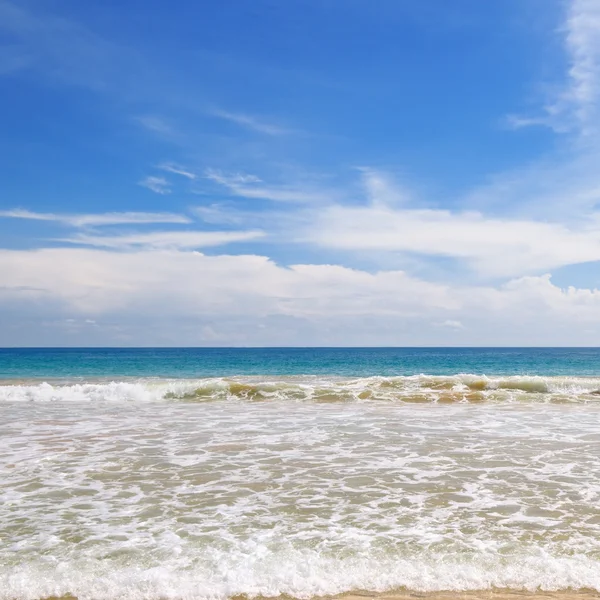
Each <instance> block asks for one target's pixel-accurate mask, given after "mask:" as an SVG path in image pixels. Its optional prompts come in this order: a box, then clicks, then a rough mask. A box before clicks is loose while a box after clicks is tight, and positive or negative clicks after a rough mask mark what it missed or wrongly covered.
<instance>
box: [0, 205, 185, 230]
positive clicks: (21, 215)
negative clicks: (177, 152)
mask: <svg viewBox="0 0 600 600" xmlns="http://www.w3.org/2000/svg"><path fill="white" fill-rule="evenodd" d="M0 218H11V219H31V220H35V221H56V222H59V223H64V224H66V225H71V226H73V227H98V226H102V225H127V224H140V225H141V224H144V223H191V219H190V218H189V217H186V216H185V215H177V214H173V213H148V212H109V213H95V214H75V215H72V214H71V215H69V214H57V213H38V212H33V211H30V210H24V209H19V208H16V209H13V210H3V211H0Z"/></svg>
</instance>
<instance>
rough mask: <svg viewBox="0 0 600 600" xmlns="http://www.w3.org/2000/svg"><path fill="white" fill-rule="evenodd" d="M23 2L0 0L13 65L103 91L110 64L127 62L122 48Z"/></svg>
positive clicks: (111, 79) (0, 26) (1, 26)
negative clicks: (35, 9)
mask: <svg viewBox="0 0 600 600" xmlns="http://www.w3.org/2000/svg"><path fill="white" fill-rule="evenodd" d="M26 4H27V3H24V2H10V1H9V0H0V31H2V32H5V33H8V35H9V36H10V38H9V39H12V40H14V44H13V46H12V48H11V52H10V65H11V66H12V67H13V68H19V67H20V68H28V69H36V70H38V71H39V72H40V73H43V74H44V76H47V77H51V78H53V79H57V80H61V81H63V82H65V83H69V84H76V85H83V86H86V87H91V88H93V89H95V90H103V89H106V87H107V86H108V85H109V84H111V83H115V81H116V79H115V69H114V65H115V64H123V62H130V61H131V59H132V56H131V55H130V54H129V53H128V52H127V51H126V49H125V48H122V47H120V46H118V45H116V44H114V43H112V42H110V41H107V40H106V39H104V38H102V37H100V36H98V35H96V34H95V33H93V32H92V31H90V30H89V29H87V28H86V27H84V26H82V25H81V24H79V23H77V22H75V21H72V20H69V19H67V18H64V17H60V16H55V15H52V14H47V13H44V12H43V11H41V10H40V11H35V12H34V11H32V10H29V9H28V8H27V7H26ZM130 66H131V65H130ZM137 66H138V67H139V65H137ZM117 79H118V77H117Z"/></svg>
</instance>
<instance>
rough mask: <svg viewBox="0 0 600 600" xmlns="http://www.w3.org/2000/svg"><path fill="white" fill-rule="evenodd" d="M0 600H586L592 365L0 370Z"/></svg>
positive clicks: (39, 365)
mask: <svg viewBox="0 0 600 600" xmlns="http://www.w3.org/2000/svg"><path fill="white" fill-rule="evenodd" d="M0 378H2V381H0V598H6V599H9V598H10V599H16V600H20V599H34V598H43V597H48V596H53V595H54V596H60V595H65V594H72V595H74V596H77V597H78V598H80V599H90V600H91V599H97V600H101V599H111V600H112V599H115V598H124V599H140V600H141V599H148V600H149V599H154V598H156V599H158V598H173V599H175V598H182V599H183V598H187V599H192V598H198V599H213V598H214V599H215V600H216V599H226V598H231V597H234V596H238V595H247V596H250V597H254V596H263V597H264V596H267V597H270V596H281V595H288V596H292V597H295V598H309V597H313V596H323V595H333V594H339V593H343V592H357V591H368V592H390V591H408V592H427V591H438V590H452V591H468V590H490V589H509V590H537V589H541V590H567V589H572V590H579V589H592V590H598V591H600V351H599V350H598V349H237V350H232V349H203V350H200V349H162V350H157V349H144V350H136V349H121V350H111V349H97V350H89V349H88V350H75V349H70V350H1V351H0Z"/></svg>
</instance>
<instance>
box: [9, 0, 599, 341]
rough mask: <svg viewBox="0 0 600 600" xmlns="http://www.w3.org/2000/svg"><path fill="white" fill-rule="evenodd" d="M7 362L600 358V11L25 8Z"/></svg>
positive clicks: (14, 136)
mask: <svg viewBox="0 0 600 600" xmlns="http://www.w3.org/2000/svg"><path fill="white" fill-rule="evenodd" d="M0 114H1V115H2V116H1V117H0V123H1V125H0V131H1V135H0V164H1V165H2V169H1V173H2V176H1V177H0V346H437V345H440V346H594V345H598V344H599V343H600V167H599V165H600V135H599V134H600V2H599V1H598V0H503V1H502V2H481V0H454V1H453V2H448V1H447V0H286V1H285V2H282V1H279V2H277V1H276V0H252V1H249V0H243V1H242V0H221V1H219V2H196V1H192V0H181V1H180V2H177V3H175V4H174V3H168V2H166V1H164V0H144V1H142V0H130V1H129V2H117V1H116V0H102V1H99V0H89V1H87V2H81V1H78V0H0Z"/></svg>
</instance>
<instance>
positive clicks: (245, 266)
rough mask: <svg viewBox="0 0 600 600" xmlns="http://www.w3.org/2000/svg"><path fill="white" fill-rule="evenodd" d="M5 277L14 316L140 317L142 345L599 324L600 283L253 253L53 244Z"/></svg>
mask: <svg viewBox="0 0 600 600" xmlns="http://www.w3.org/2000/svg"><path fill="white" fill-rule="evenodd" d="M0 279H1V280H2V281H5V282H10V284H9V285H8V286H4V287H3V288H2V289H1V290H0V305H2V306H4V307H10V306H12V307H13V310H17V309H18V311H20V314H21V315H23V314H26V313H27V311H31V313H32V314H35V315H38V316H39V315H43V316H44V317H45V318H46V319H47V320H55V321H56V320H57V319H59V317H60V316H61V315H68V318H74V319H79V320H85V319H90V320H94V321H96V322H97V323H99V324H101V323H113V324H114V323H121V328H122V327H123V326H124V327H125V328H127V327H128V325H127V323H129V325H130V326H131V327H133V326H134V324H135V326H136V327H142V326H143V327H145V328H146V330H148V328H150V330H151V331H153V332H154V333H153V336H154V337H152V336H150V337H148V334H146V337H145V338H144V339H146V340H148V343H152V340H154V342H166V340H168V339H170V340H171V342H174V341H178V343H194V342H198V343H199V342H201V341H202V339H203V338H202V333H201V332H202V331H204V330H206V327H209V328H211V331H212V332H213V333H215V332H220V333H219V340H221V341H222V342H223V343H245V344H253V343H256V344H261V343H273V342H275V341H277V340H279V341H280V343H287V344H294V343H308V344H327V343H336V344H340V343H341V344H352V343H360V341H361V340H362V343H366V344H396V345H402V344H411V343H412V344H414V343H420V344H423V343H432V344H435V343H442V344H443V343H454V344H469V343H471V344H473V343H475V344H477V343H488V344H503V343H504V344H506V343H508V344H511V343H512V344H532V343H540V342H542V343H558V344H560V343H564V339H565V338H564V336H565V333H566V332H568V333H569V334H570V337H569V338H567V339H568V340H569V342H570V343H582V344H585V343H591V342H592V340H593V339H595V338H594V337H593V336H594V335H597V334H598V332H599V331H600V291H598V290H586V289H575V288H568V289H561V288H559V287H557V286H555V285H553V283H552V281H551V279H550V278H549V277H548V276H541V277H527V278H520V279H515V280H512V281H510V282H508V283H506V284H503V285H501V286H498V287H486V286H467V287H460V286H448V285H444V284H435V283H431V282H426V281H422V280H419V279H418V278H415V277H412V276H410V275H408V274H407V273H404V272H402V271H381V272H377V273H369V272H366V271H362V270H357V269H350V268H345V267H341V266H337V265H314V264H313V265H311V264H305V265H292V266H290V267H287V268H286V267H283V266H280V265H277V264H276V263H274V262H273V261H271V260H269V259H268V258H266V257H264V256H254V255H241V256H228V255H219V256H206V255H203V254H200V253H198V252H188V251H185V252H184V251H176V250H143V251H142V250H140V251H132V252H127V253H120V252H112V251H107V250H98V249H85V248H71V249H68V248H56V249H43V250H30V251H22V250H19V251H16V250H13V251H9V250H3V251H0ZM15 307H17V308H15ZM166 308H168V310H166ZM22 320H23V322H24V321H25V319H22ZM440 323H442V324H445V325H444V326H443V327H440V326H439V324H440ZM459 323H460V324H461V326H459V325H458V324H459ZM150 324H152V327H150ZM159 324H160V326H159ZM186 324H187V325H186ZM175 325H176V326H175ZM259 325H260V327H259ZM97 329H98V328H97ZM111 331H112V330H111ZM119 331H121V329H119ZM169 332H170V333H169ZM594 332H595V333H594ZM115 335H116V334H115ZM169 335H170V336H171V337H170V338H169Z"/></svg>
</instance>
